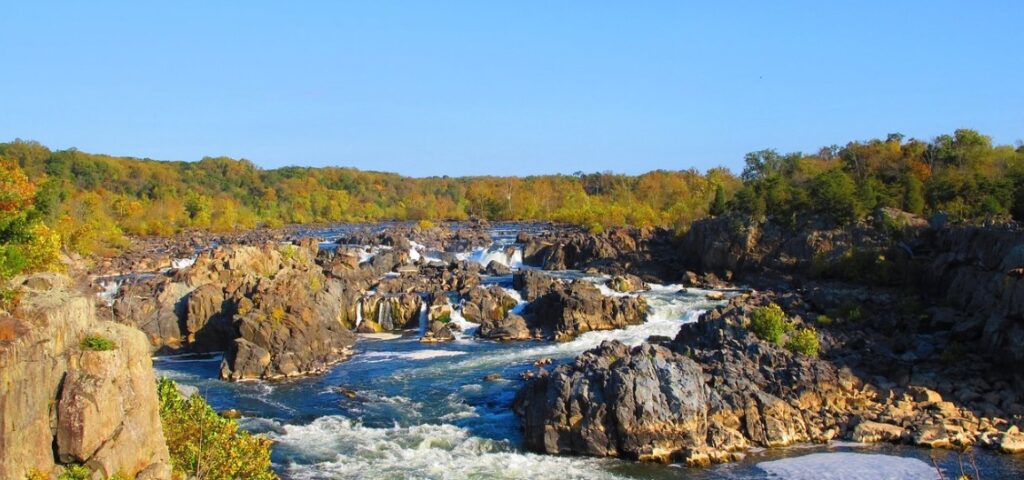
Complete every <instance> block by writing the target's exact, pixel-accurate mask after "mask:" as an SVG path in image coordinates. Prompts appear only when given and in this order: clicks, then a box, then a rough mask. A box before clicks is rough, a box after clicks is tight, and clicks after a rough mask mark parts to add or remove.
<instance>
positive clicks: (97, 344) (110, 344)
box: [81, 335, 117, 352]
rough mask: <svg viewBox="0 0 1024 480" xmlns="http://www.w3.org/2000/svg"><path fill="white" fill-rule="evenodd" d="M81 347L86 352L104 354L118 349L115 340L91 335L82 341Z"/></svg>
mask: <svg viewBox="0 0 1024 480" xmlns="http://www.w3.org/2000/svg"><path fill="white" fill-rule="evenodd" d="M81 347H82V348H83V349H85V350H93V351H97V352H104V351H107V350H113V349H115V348H117V344H115V343H114V341H113V340H108V339H106V338H103V337H98V336H92V335H90V336H88V337H85V338H84V339H82V343H81Z"/></svg>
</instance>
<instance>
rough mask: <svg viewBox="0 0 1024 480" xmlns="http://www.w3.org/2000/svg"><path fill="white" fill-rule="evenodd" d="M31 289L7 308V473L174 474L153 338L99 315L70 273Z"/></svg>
mask: <svg viewBox="0 0 1024 480" xmlns="http://www.w3.org/2000/svg"><path fill="white" fill-rule="evenodd" d="M24 291H25V295H24V298H23V299H22V301H21V303H20V305H19V307H18V309H17V310H16V311H15V312H13V314H10V315H6V314H0V478H12V479H20V478H24V477H25V475H26V474H27V473H28V472H29V471H30V470H33V469H35V470H39V471H41V472H47V473H53V472H55V471H56V469H57V468H58V465H59V464H67V463H81V464H85V465H86V466H87V467H89V468H90V469H91V470H92V471H93V474H94V476H96V477H97V478H106V477H108V476H111V475H115V474H121V475H125V476H128V477H129V478H138V479H163V478H170V467H169V463H168V453H167V446H166V444H165V441H164V436H163V430H162V428H161V425H160V417H159V403H158V400H157V396H156V388H155V378H154V374H153V368H152V362H151V360H150V349H149V342H148V341H147V339H146V336H145V335H144V334H143V333H142V332H140V331H138V330H136V329H134V328H131V327H127V326H124V325H119V324H115V323H113V322H103V321H98V320H97V319H96V317H95V312H94V307H93V301H92V300H91V299H90V298H87V297H85V296H83V295H81V294H80V293H78V292H76V291H73V290H72V289H71V288H70V286H69V280H68V279H67V278H66V277H63V276H59V275H54V274H47V275H38V276H34V277H30V278H29V279H27V280H25V288H24ZM86 338H91V339H95V340H98V339H103V340H106V341H109V342H111V343H110V344H106V345H104V342H99V344H98V345H96V346H94V347H93V348H86V347H85V346H84V345H83V340H85V339H86Z"/></svg>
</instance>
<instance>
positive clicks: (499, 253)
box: [455, 244, 523, 268]
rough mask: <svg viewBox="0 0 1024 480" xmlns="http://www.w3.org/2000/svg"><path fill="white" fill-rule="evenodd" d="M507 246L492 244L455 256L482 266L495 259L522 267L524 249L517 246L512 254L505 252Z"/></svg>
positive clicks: (504, 263)
mask: <svg viewBox="0 0 1024 480" xmlns="http://www.w3.org/2000/svg"><path fill="white" fill-rule="evenodd" d="M506 248H507V245H498V244H492V245H491V246H490V247H488V248H482V247H477V248H474V249H473V251H471V252H469V253H457V254H456V255H455V258H458V259H459V260H468V261H471V262H476V263H478V264H480V266H481V267H486V266H487V265H488V264H489V263H491V261H495V262H498V263H500V264H502V265H504V266H506V267H509V268H522V266H523V249H522V248H518V247H516V248H515V250H514V251H513V252H512V255H509V254H508V253H506V252H505V249H506Z"/></svg>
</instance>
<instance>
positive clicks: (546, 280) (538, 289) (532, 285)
mask: <svg viewBox="0 0 1024 480" xmlns="http://www.w3.org/2000/svg"><path fill="white" fill-rule="evenodd" d="M560 283H561V282H560V281H559V280H558V279H556V278H554V277H552V276H550V275H547V274H545V273H543V272H539V271H537V270H521V271H519V272H516V274H515V275H513V276H512V288H514V289H516V290H518V291H519V294H520V295H522V297H523V300H526V301H528V302H532V301H534V300H536V299H537V297H540V296H541V295H544V294H545V293H547V292H548V291H550V290H551V289H552V288H554V287H555V286H557V285H558V284H560Z"/></svg>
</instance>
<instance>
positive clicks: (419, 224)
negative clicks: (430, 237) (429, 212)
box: [416, 220, 434, 230]
mask: <svg viewBox="0 0 1024 480" xmlns="http://www.w3.org/2000/svg"><path fill="white" fill-rule="evenodd" d="M416 226H417V227H419V228H420V229H423V230H427V229H430V228H434V222H431V221H430V220H420V221H418V222H416Z"/></svg>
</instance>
